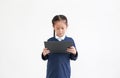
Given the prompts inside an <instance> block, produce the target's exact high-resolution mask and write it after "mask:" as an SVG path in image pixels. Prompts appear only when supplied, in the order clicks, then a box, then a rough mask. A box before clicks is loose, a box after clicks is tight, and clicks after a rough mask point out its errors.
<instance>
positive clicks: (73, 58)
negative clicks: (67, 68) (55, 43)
mask: <svg viewBox="0 0 120 78" xmlns="http://www.w3.org/2000/svg"><path fill="white" fill-rule="evenodd" d="M71 40H72V42H73V46H74V47H75V49H76V45H75V43H74V40H73V39H72V38H71ZM77 57H78V52H77V49H76V55H74V54H72V53H71V54H70V59H71V60H76V59H77Z"/></svg>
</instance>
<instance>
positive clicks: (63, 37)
mask: <svg viewBox="0 0 120 78" xmlns="http://www.w3.org/2000/svg"><path fill="white" fill-rule="evenodd" d="M55 38H56V39H57V40H58V41H62V40H64V39H65V35H63V36H62V37H58V36H57V35H55Z"/></svg>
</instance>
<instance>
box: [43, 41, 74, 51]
mask: <svg viewBox="0 0 120 78" xmlns="http://www.w3.org/2000/svg"><path fill="white" fill-rule="evenodd" d="M44 45H45V48H48V49H49V50H50V52H52V53H66V52H67V51H66V50H67V48H69V47H71V46H73V43H72V42H67V41H47V42H44Z"/></svg>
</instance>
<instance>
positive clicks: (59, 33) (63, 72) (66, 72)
mask: <svg viewBox="0 0 120 78" xmlns="http://www.w3.org/2000/svg"><path fill="white" fill-rule="evenodd" d="M52 24H53V29H54V37H51V38H49V39H48V41H71V42H73V46H71V47H70V48H67V52H68V53H59V54H58V53H50V50H48V49H47V48H44V49H43V52H42V59H43V60H47V59H48V62H47V76H46V78H70V75H71V67H70V59H71V60H76V59H77V57H78V52H77V50H76V47H75V43H74V40H73V39H72V38H70V37H67V36H66V35H65V32H66V30H67V27H68V21H67V18H66V16H64V15H56V16H55V17H54V18H53V20H52Z"/></svg>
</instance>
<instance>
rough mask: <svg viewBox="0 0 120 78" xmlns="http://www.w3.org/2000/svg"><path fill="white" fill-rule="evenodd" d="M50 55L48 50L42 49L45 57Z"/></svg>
mask: <svg viewBox="0 0 120 78" xmlns="http://www.w3.org/2000/svg"><path fill="white" fill-rule="evenodd" d="M49 53H50V50H48V49H47V48H44V49H43V55H44V56H46V55H47V54H49Z"/></svg>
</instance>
